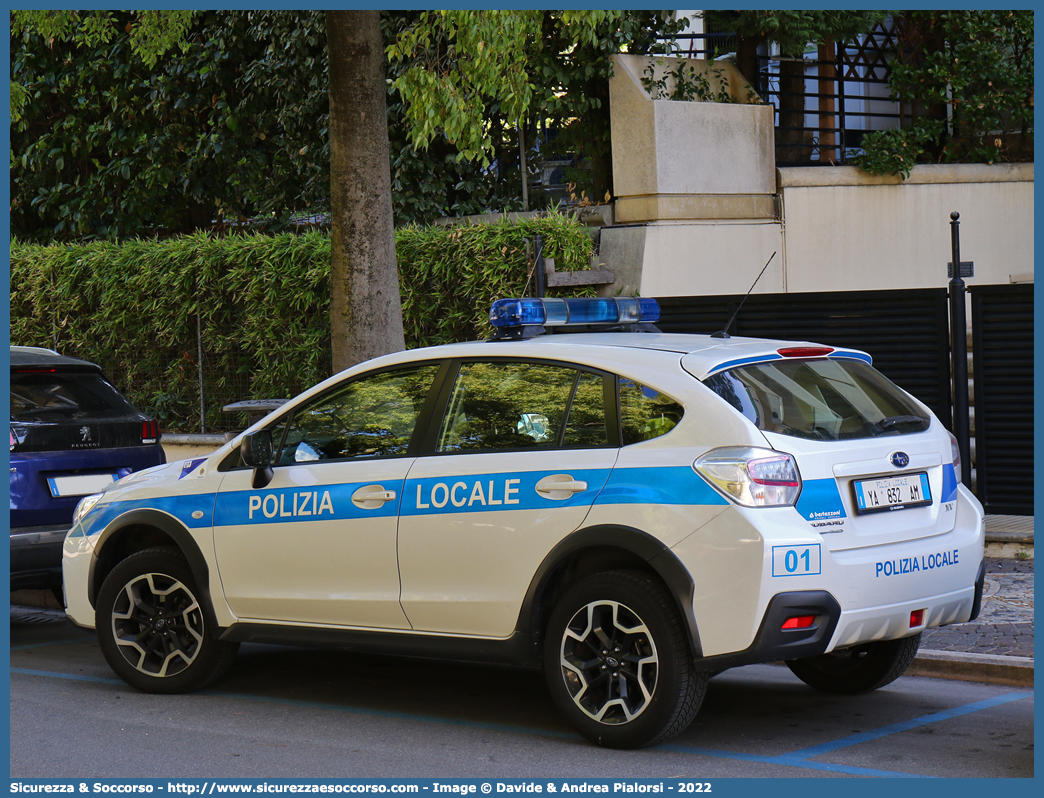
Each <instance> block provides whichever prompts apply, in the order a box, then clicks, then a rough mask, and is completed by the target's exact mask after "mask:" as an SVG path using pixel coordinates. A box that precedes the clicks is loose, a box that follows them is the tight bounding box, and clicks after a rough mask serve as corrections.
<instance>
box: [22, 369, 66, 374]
mask: <svg viewBox="0 0 1044 798" xmlns="http://www.w3.org/2000/svg"><path fill="white" fill-rule="evenodd" d="M57 371H58V369H15V372H14V373H15V374H54V373H56V372H57Z"/></svg>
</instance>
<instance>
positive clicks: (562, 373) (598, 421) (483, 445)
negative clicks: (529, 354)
mask: <svg viewBox="0 0 1044 798" xmlns="http://www.w3.org/2000/svg"><path fill="white" fill-rule="evenodd" d="M607 443H608V438H607V433H606V424H605V408H604V401H603V394H602V378H601V377H600V376H598V375H596V374H591V373H589V372H582V371H580V370H578V369H574V368H569V367H567V366H558V365H550V364H544V363H513V362H504V363H498V362H495V363H462V364H461V366H460V371H459V373H458V375H457V379H456V382H455V383H454V386H453V392H452V394H451V396H450V401H449V406H448V408H447V410H446V416H445V418H444V419H443V422H442V428H441V430H440V431H439V441H438V451H440V452H475V451H497V450H507V449H549V448H553V447H556V446H563V445H564V446H604V445H606V444H607Z"/></svg>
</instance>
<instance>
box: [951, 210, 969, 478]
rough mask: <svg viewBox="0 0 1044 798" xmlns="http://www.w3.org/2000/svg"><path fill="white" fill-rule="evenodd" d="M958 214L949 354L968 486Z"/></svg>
mask: <svg viewBox="0 0 1044 798" xmlns="http://www.w3.org/2000/svg"><path fill="white" fill-rule="evenodd" d="M960 218H961V215H960V214H959V213H957V211H954V212H953V213H951V214H950V244H951V247H952V249H953V277H952V278H951V279H950V356H951V358H952V373H953V435H954V437H955V438H957V448H958V450H959V451H960V453H961V481H962V482H963V483H964V484H965V485H966V486H967V487H968V488H969V489H970V488H971V484H972V483H971V469H972V463H971V443H970V441H971V432H970V427H969V423H968V316H967V311H966V310H965V307H964V295H965V286H964V280H962V279H961V232H960V226H961V223H960V222H959V221H958V220H959V219H960Z"/></svg>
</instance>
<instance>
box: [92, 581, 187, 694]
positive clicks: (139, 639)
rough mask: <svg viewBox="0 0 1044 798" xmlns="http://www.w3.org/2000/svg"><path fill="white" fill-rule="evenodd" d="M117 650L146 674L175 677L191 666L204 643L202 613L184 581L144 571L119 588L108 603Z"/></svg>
mask: <svg viewBox="0 0 1044 798" xmlns="http://www.w3.org/2000/svg"><path fill="white" fill-rule="evenodd" d="M112 637H113V640H114V641H115V643H116V646H117V650H118V651H119V652H120V653H121V654H122V655H123V657H124V659H126V660H127V662H129V663H130V664H131V665H132V666H133V667H134V668H135V669H136V670H138V671H140V672H141V673H144V674H147V675H148V676H155V677H159V678H164V677H167V676H174V675H176V674H178V673H181V672H182V671H184V670H185V669H186V668H187V667H188V666H189V665H191V664H192V663H193V662H194V661H195V659H196V657H197V656H199V652H200V648H201V647H202V645H203V613H202V610H201V608H200V606H199V602H198V601H196V597H195V596H194V595H193V594H192V591H190V590H189V589H188V588H187V587H186V586H185V584H184V583H182V582H180V581H178V580H177V579H175V578H173V577H170V576H166V575H164V574H142V575H140V576H137V577H135V578H134V579H132V580H131V581H130V582H128V583H127V584H126V585H124V587H123V589H122V590H121V591H120V593H119V595H118V596H117V597H116V601H115V603H114V604H113V608H112Z"/></svg>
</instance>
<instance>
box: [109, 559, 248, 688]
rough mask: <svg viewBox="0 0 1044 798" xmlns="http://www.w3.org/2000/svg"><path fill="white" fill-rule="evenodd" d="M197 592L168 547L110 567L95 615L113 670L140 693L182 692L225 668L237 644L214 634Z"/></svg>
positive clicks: (184, 565)
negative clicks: (225, 640)
mask: <svg viewBox="0 0 1044 798" xmlns="http://www.w3.org/2000/svg"><path fill="white" fill-rule="evenodd" d="M200 596H201V594H200V591H199V588H198V587H197V585H196V580H195V578H194V577H193V575H192V570H191V569H190V568H189V566H188V563H187V562H185V559H184V557H182V555H181V552H179V551H178V550H177V549H174V548H155V549H147V550H145V551H140V552H138V553H137V554H132V555H131V556H130V557H128V558H127V559H125V560H124V561H123V562H121V563H120V564H119V565H117V566H116V567H115V568H113V569H112V572H111V573H110V574H109V575H108V576H107V577H106V579H105V582H104V583H103V584H102V588H101V591H100V592H99V593H98V601H97V604H96V607H95V612H94V621H95V629H96V630H97V633H98V643H99V645H100V646H101V650H102V654H104V655H105V659H106V661H108V663H109V666H110V667H111V668H112V669H113V671H114V672H115V673H116V675H117V676H119V677H120V678H121V679H123V681H125V682H126V683H127V684H129V685H130V686H131V687H134V688H137V689H138V690H141V691H142V692H145V693H187V692H191V691H192V690H198V689H199V688H201V687H204V686H206V685H208V684H210V683H211V682H213V681H215V680H216V679H218V678H219V677H221V676H222V675H224V673H225V672H226V671H228V669H229V668H230V667H231V666H232V662H233V660H234V659H235V656H236V650H237V649H238V648H239V644H238V643H227V642H224V641H222V640H218V639H217V637H216V634H215V633H216V630H215V629H213V628H211V626H210V624H208V623H207V621H206V614H205V613H204V611H203V606H202V604H201V599H200Z"/></svg>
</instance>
